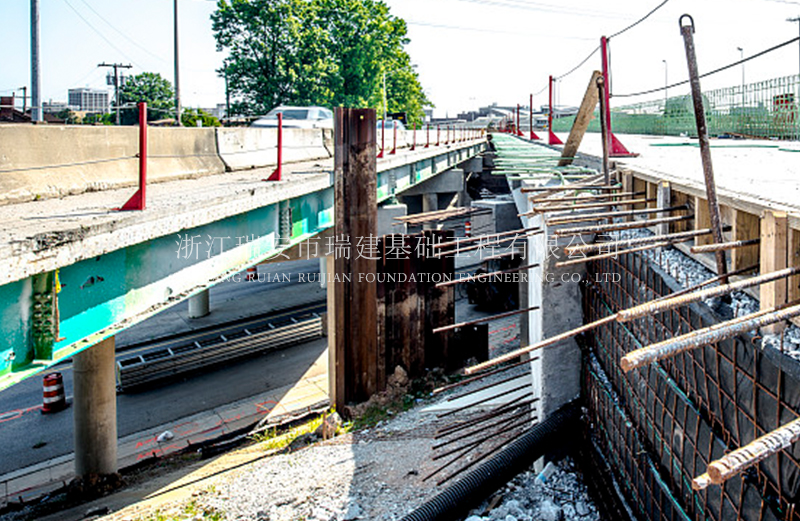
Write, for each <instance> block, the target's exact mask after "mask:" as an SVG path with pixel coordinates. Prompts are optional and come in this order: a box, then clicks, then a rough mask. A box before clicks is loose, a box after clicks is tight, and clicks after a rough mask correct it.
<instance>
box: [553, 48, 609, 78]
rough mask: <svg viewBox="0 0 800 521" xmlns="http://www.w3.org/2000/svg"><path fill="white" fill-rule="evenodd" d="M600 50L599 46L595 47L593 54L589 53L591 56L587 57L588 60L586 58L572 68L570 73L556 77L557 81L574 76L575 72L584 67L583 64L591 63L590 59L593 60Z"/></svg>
mask: <svg viewBox="0 0 800 521" xmlns="http://www.w3.org/2000/svg"><path fill="white" fill-rule="evenodd" d="M599 50H600V46H599V45H598V46H597V47H595V48H594V50H592V52H590V53H589V54H588V55H587V56H586V58H584V59H583V60H581V62H580V63H579V64H578V65H576V66H575V67H573V68H571V69H570V70H569V71H567V72H565V73H564V74H562V75H561V76H556V79H557V80H560V79H561V78H565V77H567V76H569V75H570V74H572V73H573V72H575V71H577V70H578V69H580V68H581V67H582V66H583V64H584V63H586V62H588V61H589V58H591V57H592V56H594V55H595V53H596V52H597V51H599Z"/></svg>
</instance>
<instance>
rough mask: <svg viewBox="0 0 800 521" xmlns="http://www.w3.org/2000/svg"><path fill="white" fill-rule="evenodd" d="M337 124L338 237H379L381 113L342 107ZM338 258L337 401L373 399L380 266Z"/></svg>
mask: <svg viewBox="0 0 800 521" xmlns="http://www.w3.org/2000/svg"><path fill="white" fill-rule="evenodd" d="M335 118H336V125H335V126H334V128H335V132H334V210H335V213H334V215H335V221H334V230H335V237H336V238H341V239H342V240H346V241H348V243H350V244H351V249H352V251H351V253H354V252H355V244H357V241H358V238H359V237H376V236H377V221H378V212H377V210H378V206H377V164H376V158H375V146H376V140H375V134H376V126H375V110H373V109H347V108H337V109H336V113H335ZM335 257H336V258H335V259H334V267H335V275H336V278H337V279H338V280H335V281H334V293H335V302H336V313H335V321H336V335H335V336H336V338H335V345H334V349H335V350H336V353H335V354H334V357H333V358H334V361H335V367H331V368H330V371H336V373H337V374H336V377H335V380H336V386H335V388H334V391H335V392H334V396H331V401H332V403H333V404H334V405H335V406H336V407H337V408H339V410H344V407H345V406H346V405H347V404H348V403H353V402H361V401H365V400H367V399H368V398H369V397H370V396H371V395H372V394H374V393H375V392H376V391H377V390H378V389H377V370H378V361H377V354H378V345H377V344H378V324H377V318H378V316H377V315H378V314H377V306H376V305H375V302H376V298H377V286H376V282H375V280H376V277H364V276H363V275H366V274H373V275H374V274H375V273H376V262H375V260H374V257H373V258H368V256H364V255H357V254H351V255H341V254H340V255H337V256H335Z"/></svg>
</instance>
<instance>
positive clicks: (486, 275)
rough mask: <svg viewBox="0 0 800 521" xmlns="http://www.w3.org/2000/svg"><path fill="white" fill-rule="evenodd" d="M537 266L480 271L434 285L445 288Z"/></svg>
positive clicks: (536, 266)
mask: <svg viewBox="0 0 800 521" xmlns="http://www.w3.org/2000/svg"><path fill="white" fill-rule="evenodd" d="M538 267H539V263H536V264H528V265H526V266H520V267H518V268H509V269H507V270H500V271H493V272H491V273H481V274H480V275H472V276H470V277H464V278H458V279H453V280H448V281H447V282H440V283H438V284H436V287H437V288H446V287H447V286H455V285H456V284H461V283H464V282H471V281H473V280H481V279H486V278H489V277H494V276H496V275H503V274H506V273H514V272H515V271H522V270H527V269H531V268H538Z"/></svg>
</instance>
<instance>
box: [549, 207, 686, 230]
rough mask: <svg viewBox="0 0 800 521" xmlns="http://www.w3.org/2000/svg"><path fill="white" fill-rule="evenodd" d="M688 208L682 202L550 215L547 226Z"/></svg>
mask: <svg viewBox="0 0 800 521" xmlns="http://www.w3.org/2000/svg"><path fill="white" fill-rule="evenodd" d="M688 209H689V206H688V205H685V204H682V205H679V206H670V207H668V208H644V209H642V210H619V211H614V212H598V213H586V214H583V215H576V216H569V217H552V218H550V219H547V226H557V225H560V224H571V223H579V222H586V221H599V220H601V219H607V218H610V217H631V216H634V215H643V214H650V213H661V212H664V213H666V212H678V211H680V210H688Z"/></svg>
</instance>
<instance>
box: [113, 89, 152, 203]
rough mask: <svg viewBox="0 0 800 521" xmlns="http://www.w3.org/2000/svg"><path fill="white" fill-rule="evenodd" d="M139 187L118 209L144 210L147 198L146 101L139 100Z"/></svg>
mask: <svg viewBox="0 0 800 521" xmlns="http://www.w3.org/2000/svg"><path fill="white" fill-rule="evenodd" d="M138 107H139V189H138V190H137V191H136V193H135V194H133V197H131V198H130V199H128V202H127V203H125V204H124V205H122V208H117V209H118V210H120V211H129V210H144V207H145V201H146V200H147V103H145V102H139V103H138Z"/></svg>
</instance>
